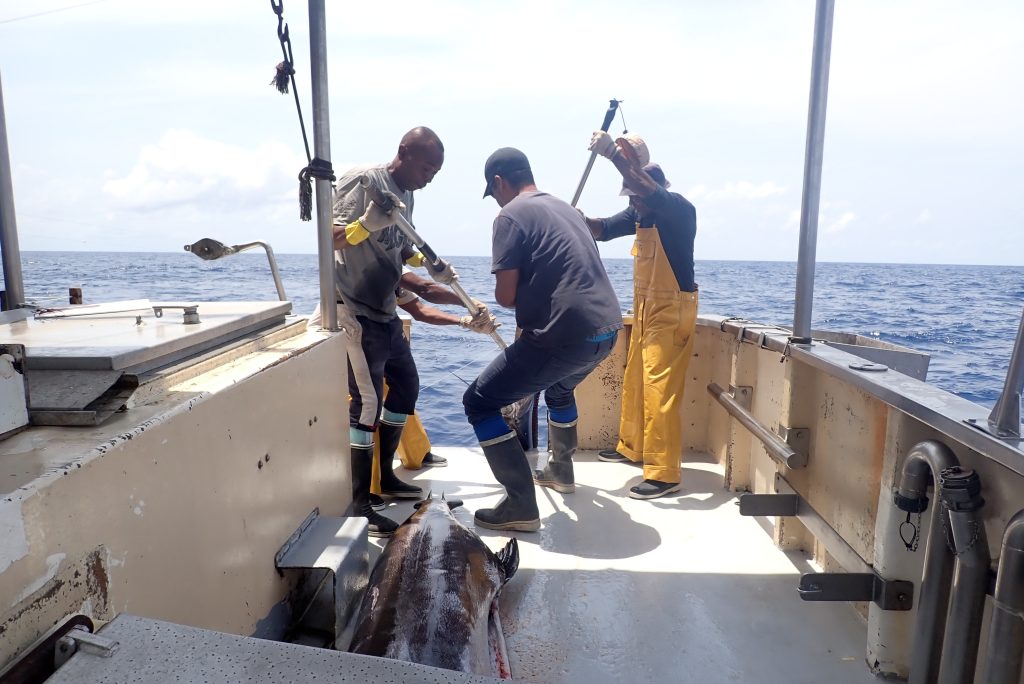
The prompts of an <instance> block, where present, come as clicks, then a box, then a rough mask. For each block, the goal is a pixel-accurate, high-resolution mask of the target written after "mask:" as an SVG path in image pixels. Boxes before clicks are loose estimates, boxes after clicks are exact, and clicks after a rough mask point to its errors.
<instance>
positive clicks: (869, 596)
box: [739, 474, 914, 610]
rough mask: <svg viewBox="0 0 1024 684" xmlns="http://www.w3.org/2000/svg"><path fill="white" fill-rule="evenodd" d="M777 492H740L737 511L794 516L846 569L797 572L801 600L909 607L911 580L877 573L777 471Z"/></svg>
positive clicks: (886, 608)
mask: <svg viewBox="0 0 1024 684" xmlns="http://www.w3.org/2000/svg"><path fill="white" fill-rule="evenodd" d="M775 490H776V491H777V492H778V494H744V495H742V496H741V497H740V500H739V504H740V515H746V516H781V517H794V518H796V519H797V520H799V521H800V522H801V524H803V526H804V527H806V528H807V531H808V532H810V533H811V534H812V535H814V537H815V538H816V539H817V540H818V541H819V542H820V543H821V545H822V546H824V547H825V550H826V551H827V552H828V553H829V555H830V556H832V557H833V558H834V559H835V560H836V562H838V563H839V565H841V566H842V567H843V568H845V569H847V570H849V571H851V572H847V573H822V572H812V573H807V574H804V575H802V576H801V578H800V585H799V587H798V589H797V591H799V593H800V598H802V599H803V600H804V601H871V602H873V603H875V604H876V605H877V606H878V607H879V608H881V609H882V610H910V609H911V608H912V607H913V604H914V584H913V583H912V582H908V581H905V580H888V579H885V578H884V577H882V576H881V575H879V574H878V573H877V572H876V571H875V569H874V568H873V567H871V566H870V565H869V564H868V562H867V561H865V560H864V559H863V558H861V557H860V554H858V553H857V551H856V550H855V549H854V548H853V547H851V546H850V545H849V543H847V541H846V540H845V539H843V537H842V535H840V534H839V533H838V532H836V531H835V529H833V527H832V526H831V525H829V524H828V522H827V521H826V520H825V519H824V518H822V517H821V515H820V514H819V513H818V512H817V511H815V510H814V509H813V508H812V507H811V506H810V504H808V503H807V501H806V500H805V499H804V498H803V497H802V496H800V494H799V493H798V492H797V491H796V490H795V489H793V487H792V485H790V483H789V482H788V481H787V480H786V478H784V477H782V475H780V474H776V475H775Z"/></svg>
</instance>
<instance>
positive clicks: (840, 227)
mask: <svg viewBox="0 0 1024 684" xmlns="http://www.w3.org/2000/svg"><path fill="white" fill-rule="evenodd" d="M855 218H857V216H856V215H855V214H854V213H853V212H852V211H847V212H844V213H843V215H842V216H840V217H839V218H838V219H836V220H835V221H832V222H826V223H825V232H826V233H828V234H830V235H834V234H836V233H842V232H843V231H844V230H846V229H847V228H848V227H849V225H850V224H851V223H853V220H854V219H855Z"/></svg>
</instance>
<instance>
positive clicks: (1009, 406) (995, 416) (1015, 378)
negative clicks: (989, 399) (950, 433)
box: [988, 314, 1024, 439]
mask: <svg viewBox="0 0 1024 684" xmlns="http://www.w3.org/2000/svg"><path fill="white" fill-rule="evenodd" d="M1021 392H1024V314H1022V315H1021V318H1020V327H1018V328H1017V342H1016V343H1015V344H1014V347H1013V354H1012V355H1011V356H1010V368H1009V369H1008V370H1007V371H1006V382H1005V383H1004V384H1003V393H1002V394H1001V395H999V401H997V402H996V405H995V407H993V409H992V413H990V414H989V416H988V426H989V428H990V429H991V430H992V432H993V433H994V434H995V435H996V436H997V437H999V438H1001V439H1006V438H1009V439H1020V436H1021V434H1020V395H1021Z"/></svg>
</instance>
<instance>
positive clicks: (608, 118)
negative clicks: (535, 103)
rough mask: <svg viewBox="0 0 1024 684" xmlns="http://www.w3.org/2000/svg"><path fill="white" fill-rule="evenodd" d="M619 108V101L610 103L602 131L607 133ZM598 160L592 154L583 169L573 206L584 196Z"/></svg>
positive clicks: (592, 153) (594, 154) (593, 153)
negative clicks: (585, 188)
mask: <svg viewBox="0 0 1024 684" xmlns="http://www.w3.org/2000/svg"><path fill="white" fill-rule="evenodd" d="M618 108H619V101H618V100H609V101H608V111H607V112H605V113H604V122H603V123H602V124H601V130H602V131H604V132H605V133H607V132H608V129H609V128H610V127H611V125H612V120H613V119H614V118H615V112H616V110H618ZM595 159H597V152H591V153H590V159H589V160H587V168H585V169H583V177H582V178H580V184H579V185H578V186H576V194H575V195H573V196H572V206H574V207H575V206H576V203H577V202H579V201H580V195H582V194H583V186H584V185H586V184H587V178H589V177H590V170H591V169H592V168H594V160H595Z"/></svg>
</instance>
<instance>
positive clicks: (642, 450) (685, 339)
mask: <svg viewBox="0 0 1024 684" xmlns="http://www.w3.org/2000/svg"><path fill="white" fill-rule="evenodd" d="M632 254H633V257H634V272H633V312H634V313H633V330H632V332H631V334H630V338H629V353H628V355H627V356H626V372H625V375H624V377H623V385H622V416H621V419H620V424H619V444H618V451H619V453H621V454H623V455H625V456H626V457H627V458H629V459H630V460H631V461H635V462H642V463H643V464H644V478H645V479H648V480H658V481H659V482H679V481H680V462H681V460H682V455H683V426H682V416H681V415H680V407H681V405H682V399H683V387H684V385H685V384H686V368H687V366H688V365H689V363H690V356H691V355H692V353H693V336H694V330H695V328H696V325H697V293H696V292H681V291H680V290H679V283H678V281H677V280H676V276H675V273H673V271H672V266H671V264H669V261H668V257H667V256H666V255H665V250H664V248H663V247H662V244H661V238H660V236H659V234H658V230H657V228H653V227H652V228H641V227H640V224H637V229H636V242H634V243H633V251H632Z"/></svg>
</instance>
